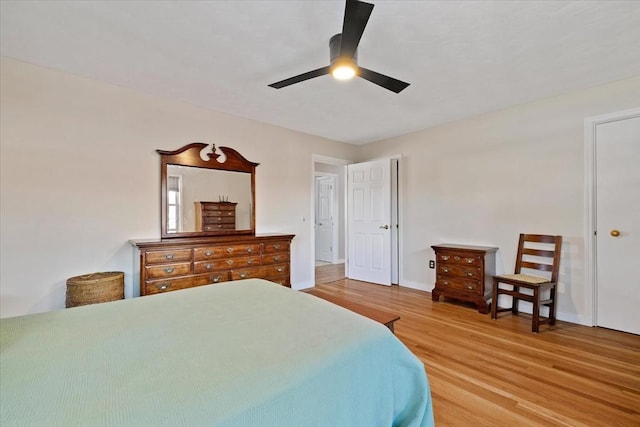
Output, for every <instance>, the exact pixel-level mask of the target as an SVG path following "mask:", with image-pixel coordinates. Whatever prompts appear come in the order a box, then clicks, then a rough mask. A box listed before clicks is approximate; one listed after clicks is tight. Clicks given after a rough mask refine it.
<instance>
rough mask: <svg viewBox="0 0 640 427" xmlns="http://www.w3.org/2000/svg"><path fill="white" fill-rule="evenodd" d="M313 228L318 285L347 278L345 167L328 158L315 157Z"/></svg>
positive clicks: (338, 161)
mask: <svg viewBox="0 0 640 427" xmlns="http://www.w3.org/2000/svg"><path fill="white" fill-rule="evenodd" d="M313 160H314V162H313V189H314V190H313V227H314V232H313V236H314V245H313V252H314V257H313V260H314V266H313V268H314V273H315V281H314V283H315V284H321V283H329V282H333V281H336V280H340V279H344V278H345V277H346V276H345V258H346V257H345V248H346V243H345V225H346V206H345V201H346V197H345V178H346V171H345V165H347V164H348V163H349V162H348V161H346V160H342V159H334V158H329V157H324V156H315V155H314V158H313Z"/></svg>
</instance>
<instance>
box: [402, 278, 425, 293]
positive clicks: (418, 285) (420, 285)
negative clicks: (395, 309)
mask: <svg viewBox="0 0 640 427" xmlns="http://www.w3.org/2000/svg"><path fill="white" fill-rule="evenodd" d="M398 285H400V286H402V287H405V288H411V289H417V290H419V291H426V292H431V291H432V290H433V288H434V285H427V284H426V283H420V282H413V281H411V280H400V283H398Z"/></svg>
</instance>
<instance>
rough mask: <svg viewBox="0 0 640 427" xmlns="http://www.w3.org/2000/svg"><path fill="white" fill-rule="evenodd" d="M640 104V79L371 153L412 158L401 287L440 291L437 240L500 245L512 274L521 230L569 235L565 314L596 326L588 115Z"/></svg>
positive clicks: (562, 300) (367, 151)
mask: <svg viewBox="0 0 640 427" xmlns="http://www.w3.org/2000/svg"><path fill="white" fill-rule="evenodd" d="M461 101H463V100H461ZM638 106H640V77H638V78H634V79H629V80H624V81H619V82H616V83H613V84H609V85H606V86H600V87H596V88H592V89H589V90H584V91H580V92H574V93H571V94H567V95H564V96H560V97H556V98H550V99H545V100H542V101H539V102H534V103H530V104H526V105H522V106H518V107H515V108H510V109H507V110H503V111H497V112H493V113H490V114H484V115H481V116H477V117H473V118H469V119H466V120H460V121H457V122H453V123H449V124H445V125H442V126H438V127H434V128H431V129H427V130H424V131H421V132H416V133H412V134H409V135H404V136H401V137H397V138H393V139H389V140H385V141H379V142H376V143H372V144H368V145H366V146H364V147H362V148H361V151H360V158H359V161H365V160H368V159H372V158H378V157H384V156H392V155H394V154H398V153H401V154H402V156H403V160H402V169H401V174H402V175H401V180H402V189H403V204H404V205H403V210H402V212H403V213H404V215H403V217H402V218H401V232H402V249H403V250H402V253H403V259H402V266H401V284H403V285H405V286H411V287H415V288H419V289H424V290H431V289H432V288H433V286H434V282H435V275H434V270H430V269H428V268H427V262H428V260H429V259H434V256H433V251H432V250H431V248H430V246H431V245H434V244H438V243H466V244H475V245H489V246H498V247H499V248H500V250H499V252H498V256H497V271H498V273H504V272H512V271H513V267H514V264H515V252H516V245H517V239H518V234H519V233H521V232H527V233H540V234H560V235H562V236H564V245H563V251H562V260H561V276H560V281H561V283H560V287H559V292H560V293H559V303H558V312H559V313H558V317H559V318H560V319H564V320H569V321H573V322H577V323H585V324H590V322H591V310H592V308H591V306H590V304H589V303H588V302H589V301H590V298H589V295H586V292H585V289H584V287H585V277H586V275H585V236H584V229H585V228H584V215H585V200H584V194H585V188H584V148H583V147H584V134H583V133H584V119H585V118H587V117H591V116H596V115H601V114H604V113H609V112H613V111H619V110H626V109H630V108H633V107H638Z"/></svg>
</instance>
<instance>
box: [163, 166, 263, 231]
mask: <svg viewBox="0 0 640 427" xmlns="http://www.w3.org/2000/svg"><path fill="white" fill-rule="evenodd" d="M251 195H252V191H251V174H250V173H246V172H235V171H225V170H214V169H203V168H198V167H191V166H179V165H167V197H166V203H167V206H166V209H167V210H166V212H167V224H166V226H167V233H183V232H199V231H221V230H251V224H252V219H251V215H252V212H253V210H252V203H253V201H252V200H251Z"/></svg>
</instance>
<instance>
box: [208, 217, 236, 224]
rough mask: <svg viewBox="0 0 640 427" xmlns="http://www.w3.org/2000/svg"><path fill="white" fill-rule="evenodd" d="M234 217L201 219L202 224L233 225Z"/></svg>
mask: <svg viewBox="0 0 640 427" xmlns="http://www.w3.org/2000/svg"><path fill="white" fill-rule="evenodd" d="M235 222H236V217H235V216H227V215H225V216H221V215H215V216H214V215H207V216H203V217H202V223H203V224H235Z"/></svg>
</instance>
